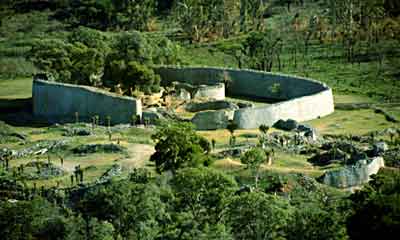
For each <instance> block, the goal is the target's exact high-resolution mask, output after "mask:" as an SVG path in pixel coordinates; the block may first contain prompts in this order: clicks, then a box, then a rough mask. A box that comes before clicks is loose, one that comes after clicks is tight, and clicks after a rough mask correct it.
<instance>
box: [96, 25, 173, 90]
mask: <svg viewBox="0 0 400 240" xmlns="http://www.w3.org/2000/svg"><path fill="white" fill-rule="evenodd" d="M179 49H180V47H179V46H178V45H176V44H174V43H172V42H171V41H170V40H168V39H166V38H163V37H156V38H153V39H152V38H148V37H146V36H144V35H143V34H141V33H139V32H130V33H123V34H121V35H120V36H119V37H117V39H116V41H115V44H114V46H113V49H112V51H111V53H110V54H109V55H108V56H107V58H106V61H105V68H104V75H103V77H102V79H103V83H104V85H105V86H107V87H110V88H115V86H117V85H118V84H119V85H121V86H122V87H123V91H124V92H125V94H126V95H132V92H133V91H135V90H137V91H142V92H145V93H146V94H149V93H152V92H158V91H159V87H160V77H159V76H158V75H157V74H155V72H154V70H153V69H152V68H151V67H150V65H152V64H177V63H179V62H180V57H179Z"/></svg>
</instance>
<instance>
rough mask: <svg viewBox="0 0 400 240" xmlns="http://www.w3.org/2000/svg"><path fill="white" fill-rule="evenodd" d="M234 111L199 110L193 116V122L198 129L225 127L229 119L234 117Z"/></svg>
mask: <svg viewBox="0 0 400 240" xmlns="http://www.w3.org/2000/svg"><path fill="white" fill-rule="evenodd" d="M233 114H234V112H233V111H205V112H199V113H197V114H196V115H195V116H194V117H193V118H192V123H193V124H194V125H195V126H196V129H198V130H215V129H224V128H226V127H227V126H228V123H229V120H232V119H233Z"/></svg>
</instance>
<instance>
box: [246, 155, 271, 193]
mask: <svg viewBox="0 0 400 240" xmlns="http://www.w3.org/2000/svg"><path fill="white" fill-rule="evenodd" d="M266 160H267V155H266V154H265V151H264V150H263V149H262V148H252V149H250V150H249V151H247V152H245V153H244V155H243V156H242V157H241V158H240V161H241V162H242V163H243V164H246V168H247V169H250V171H251V172H252V175H253V176H254V182H255V185H256V188H257V186H258V178H259V171H260V167H261V164H263V163H264V162H265V161H266Z"/></svg>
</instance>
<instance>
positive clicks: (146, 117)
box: [142, 108, 164, 124]
mask: <svg viewBox="0 0 400 240" xmlns="http://www.w3.org/2000/svg"><path fill="white" fill-rule="evenodd" d="M142 119H143V121H147V122H148V123H149V124H155V123H156V122H157V121H158V120H160V119H164V116H163V115H162V114H161V113H159V112H158V110H157V109H156V108H148V109H146V110H145V111H143V113H142Z"/></svg>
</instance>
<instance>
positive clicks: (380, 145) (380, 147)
mask: <svg viewBox="0 0 400 240" xmlns="http://www.w3.org/2000/svg"><path fill="white" fill-rule="evenodd" d="M387 150H389V147H388V145H387V144H386V143H385V142H376V143H374V145H373V146H372V151H373V154H374V156H382V155H383V154H384V153H385V152H386V151H387Z"/></svg>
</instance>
